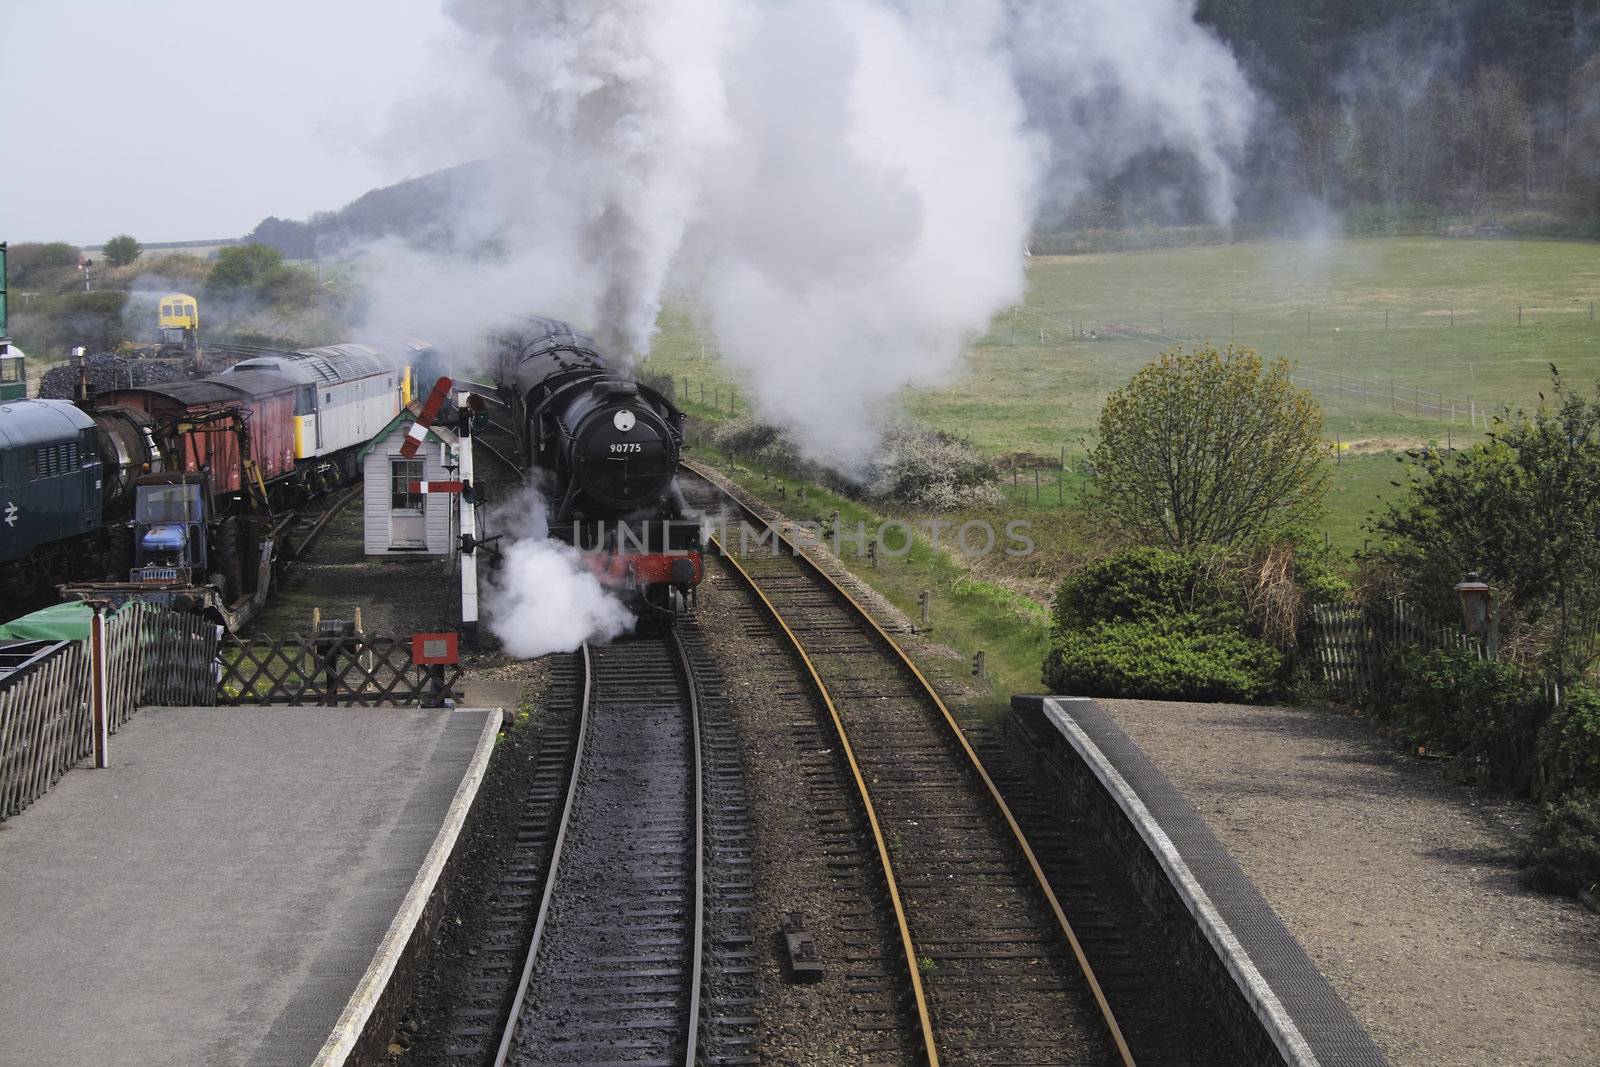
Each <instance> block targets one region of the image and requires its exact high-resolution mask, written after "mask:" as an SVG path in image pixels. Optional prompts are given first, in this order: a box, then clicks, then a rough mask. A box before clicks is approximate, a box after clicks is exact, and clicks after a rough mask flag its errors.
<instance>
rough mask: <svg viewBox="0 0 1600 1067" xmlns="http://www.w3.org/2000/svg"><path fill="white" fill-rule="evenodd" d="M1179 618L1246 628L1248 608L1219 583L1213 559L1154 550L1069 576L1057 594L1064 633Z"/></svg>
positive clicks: (1130, 552) (1122, 555)
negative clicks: (1193, 617) (1110, 624)
mask: <svg viewBox="0 0 1600 1067" xmlns="http://www.w3.org/2000/svg"><path fill="white" fill-rule="evenodd" d="M1173 615H1196V616H1204V617H1205V618H1206V620H1207V621H1208V622H1209V623H1211V624H1212V625H1213V626H1215V625H1223V626H1235V627H1237V626H1242V625H1243V624H1244V605H1243V602H1242V598H1241V597H1240V594H1239V592H1238V591H1237V590H1230V589H1228V588H1226V585H1225V583H1224V582H1223V581H1220V580H1219V575H1218V573H1217V569H1216V568H1215V567H1214V566H1213V565H1212V564H1211V562H1210V559H1209V557H1206V556H1202V555H1200V554H1199V553H1193V552H1175V551H1172V550H1171V549H1165V548H1152V547H1148V546H1145V547H1138V548H1128V549H1124V550H1123V551H1121V552H1118V553H1116V554H1115V555H1113V556H1108V557H1107V558H1105V559H1103V560H1100V561H1099V562H1098V563H1093V564H1090V565H1089V566H1087V567H1085V568H1083V569H1082V570H1080V571H1078V572H1077V573H1076V574H1072V575H1069V576H1068V577H1067V579H1066V580H1065V581H1064V582H1062V583H1061V588H1060V590H1059V591H1058V592H1057V593H1056V605H1055V622H1056V626H1057V627H1058V628H1060V629H1061V630H1063V631H1066V630H1073V629H1079V628H1082V627H1086V626H1090V625H1093V624H1094V623H1096V622H1150V621H1154V620H1158V619H1163V618H1170V617H1172V616H1173Z"/></svg>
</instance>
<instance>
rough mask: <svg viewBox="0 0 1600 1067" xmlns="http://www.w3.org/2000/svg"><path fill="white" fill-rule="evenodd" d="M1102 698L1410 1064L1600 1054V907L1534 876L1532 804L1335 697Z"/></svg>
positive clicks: (1387, 1044) (1376, 1034)
mask: <svg viewBox="0 0 1600 1067" xmlns="http://www.w3.org/2000/svg"><path fill="white" fill-rule="evenodd" d="M1100 703H1101V706H1102V707H1104V708H1105V709H1106V710H1107V711H1108V712H1109V713H1110V714H1111V715H1112V717H1113V718H1115V720H1116V721H1117V724H1118V725H1119V726H1121V727H1122V729H1123V730H1125V731H1126V732H1127V733H1128V734H1129V736H1131V737H1132V738H1133V739H1134V740H1135V741H1136V742H1138V744H1139V745H1140V746H1141V747H1142V748H1143V749H1144V750H1145V752H1146V753H1147V754H1148V755H1149V756H1150V758H1151V760H1152V761H1154V762H1155V764H1156V766H1157V767H1158V768H1160V770H1161V771H1162V772H1163V773H1164V774H1166V775H1167V777H1168V778H1169V779H1170V780H1171V781H1172V782H1173V784H1174V785H1176V786H1177V787H1178V789H1179V790H1180V791H1182V792H1183V794H1184V796H1185V797H1186V798H1187V799H1188V800H1189V802H1190V803H1191V804H1193V805H1194V806H1195V808H1196V809H1198V810H1199V811H1200V813H1201V814H1202V815H1203V816H1204V817H1205V818H1206V820H1207V822H1208V823H1209V824H1210V826H1211V828H1212V830H1213V831H1214V832H1215V833H1216V834H1217V836H1218V837H1219V838H1220V839H1221V840H1222V842H1223V844H1224V845H1226V846H1227V847H1228V849H1229V850H1230V851H1231V852H1232V853H1233V854H1234V856H1235V857H1236V858H1237V859H1238V861H1239V864H1240V865H1241V866H1242V867H1243V868H1244V870H1245V872H1246V873H1247V874H1248V875H1249V876H1250V877H1251V878H1252V879H1253V880H1254V881H1255V883H1256V885H1257V886H1258V887H1259V888H1260V889H1261V891H1262V892H1263V893H1264V894H1265V895H1266V896H1267V898H1268V900H1269V901H1271V903H1272V906H1273V907H1274V909H1276V910H1277V912H1278V913H1279V915H1281V916H1282V917H1283V919H1284V921H1285V922H1286V923H1288V925H1289V927H1290V929H1291V930H1292V931H1293V932H1294V934H1295V936H1296V937H1298V938H1299V939H1300V941H1301V943H1302V944H1304V945H1305V947H1306V950H1307V952H1308V953H1309V954H1310V955H1311V957H1312V959H1313V960H1314V961H1315V962H1316V964H1317V966H1318V967H1319V968H1321V969H1322V971H1323V973H1324V974H1325V975H1327V977H1328V979H1329V981H1330V982H1332V983H1333V986H1334V988H1335V989H1336V990H1337V991H1338V992H1339V994H1340V996H1342V997H1343V998H1344V999H1345V1002H1346V1003H1347V1004H1349V1006H1350V1008H1351V1010H1352V1011H1353V1012H1354V1013H1355V1015H1356V1016H1357V1018H1358V1019H1360V1020H1361V1022H1362V1024H1363V1025H1365V1026H1366V1027H1367V1029H1368V1031H1369V1032H1370V1033H1371V1034H1372V1036H1373V1038H1374V1039H1375V1040H1376V1041H1377V1042H1378V1044H1379V1045H1380V1046H1382V1048H1383V1050H1384V1052H1385V1053H1386V1054H1387V1055H1388V1056H1389V1057H1390V1059H1391V1060H1392V1061H1393V1062H1394V1063H1396V1064H1401V1065H1403V1064H1418V1065H1422V1064H1427V1065H1435V1064H1439V1065H1444V1064H1513V1063H1516V1064H1522V1063H1528V1064H1533V1063H1550V1064H1576V1063H1596V1062H1600V916H1596V915H1593V914H1591V913H1589V912H1588V911H1585V910H1584V909H1583V908H1582V907H1581V906H1580V905H1579V904H1577V903H1576V902H1575V901H1571V900H1567V899H1564V898H1560V897H1553V896H1546V895H1542V894H1536V893H1531V892H1528V891H1526V890H1524V889H1523V888H1522V887H1521V886H1520V885H1519V883H1518V880H1517V872H1516V863H1515V853H1516V838H1517V834H1518V832H1519V830H1520V829H1521V828H1523V827H1524V826H1525V825H1526V823H1527V821H1528V819H1529V817H1530V814H1531V813H1530V809H1529V808H1528V807H1527V806H1526V805H1523V804H1518V803H1515V802H1510V801H1506V800H1503V799H1500V798H1495V797H1492V796H1489V795H1487V794H1484V793H1482V792H1480V791H1477V790H1473V789H1470V788H1467V787H1465V786H1459V785H1456V784H1454V783H1452V782H1451V781H1449V780H1448V779H1447V778H1446V777H1445V768H1444V767H1442V766H1440V765H1438V764H1432V763H1423V762H1421V761H1419V760H1415V759H1411V758H1409V757H1406V756H1403V755H1400V754H1397V753H1395V752H1394V751H1393V750H1392V749H1391V748H1389V747H1388V745H1386V744H1385V743H1384V742H1382V741H1381V740H1379V739H1377V738H1375V737H1374V736H1373V734H1372V732H1371V730H1370V728H1369V727H1368V726H1367V725H1365V724H1363V723H1362V722H1361V721H1359V720H1358V719H1355V718H1353V717H1350V716H1349V715H1346V714H1344V713H1342V712H1338V711H1334V710H1325V709H1316V708H1267V707H1247V706H1240V705H1228V704H1188V703H1175V702H1165V701H1135V700H1107V701H1101V702H1100Z"/></svg>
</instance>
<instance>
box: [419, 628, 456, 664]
mask: <svg viewBox="0 0 1600 1067" xmlns="http://www.w3.org/2000/svg"><path fill="white" fill-rule="evenodd" d="M411 662H412V663H415V664H418V665H419V666H424V667H432V666H437V665H439V664H445V663H460V662H461V646H460V643H459V638H458V636H457V635H456V633H455V632H454V631H450V632H447V633H441V634H412V635H411Z"/></svg>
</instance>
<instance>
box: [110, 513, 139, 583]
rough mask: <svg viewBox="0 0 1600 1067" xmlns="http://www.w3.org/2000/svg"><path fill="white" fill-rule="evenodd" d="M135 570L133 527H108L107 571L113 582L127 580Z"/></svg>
mask: <svg viewBox="0 0 1600 1067" xmlns="http://www.w3.org/2000/svg"><path fill="white" fill-rule="evenodd" d="M132 571H133V527H131V526H110V527H107V528H106V573H107V574H108V575H109V576H110V578H111V580H112V581H113V582H125V581H127V580H128V575H129V574H130V573H131V572H132Z"/></svg>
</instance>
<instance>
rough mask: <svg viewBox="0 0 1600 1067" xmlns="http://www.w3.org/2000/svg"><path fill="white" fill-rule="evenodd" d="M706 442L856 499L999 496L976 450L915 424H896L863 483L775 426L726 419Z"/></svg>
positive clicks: (935, 506) (925, 506)
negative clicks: (822, 463) (818, 460)
mask: <svg viewBox="0 0 1600 1067" xmlns="http://www.w3.org/2000/svg"><path fill="white" fill-rule="evenodd" d="M711 440H712V443H713V444H715V445H716V446H717V447H718V448H720V449H722V450H723V451H724V452H727V453H728V454H729V455H731V456H736V457H739V458H741V459H746V460H749V461H752V462H755V463H759V464H760V465H761V466H763V467H766V468H767V469H768V470H771V471H775V472H777V473H779V474H784V475H787V476H789V477H791V478H804V479H806V480H807V481H813V482H817V483H818V484H820V485H824V486H826V487H828V488H830V489H833V490H834V491H836V492H841V493H844V494H845V495H847V496H850V497H853V498H855V499H858V500H866V501H869V502H877V503H894V504H901V505H905V506H907V507H911V508H917V509H922V510H927V511H950V510H954V509H956V508H969V507H988V506H992V505H995V504H998V503H999V502H1000V501H1001V499H1002V497H1001V495H1000V490H999V489H998V488H996V486H995V485H994V469H993V467H991V466H990V465H989V463H988V462H987V461H986V460H984V458H983V457H982V456H980V455H979V454H978V452H977V450H976V449H974V448H973V447H972V446H971V445H969V444H967V443H966V442H965V441H963V440H961V439H960V438H958V437H955V436H954V435H952V434H947V433H942V432H939V431H936V430H929V429H926V428H924V427H920V426H897V427H895V428H893V429H891V430H890V431H889V432H888V433H886V434H885V435H884V439H883V446H882V448H881V449H880V450H879V457H878V459H877V461H876V463H875V465H874V466H873V468H872V470H871V471H870V473H869V474H868V476H867V477H866V479H865V481H866V484H865V485H859V484H855V483H852V482H849V481H847V480H845V479H844V478H842V477H840V476H839V475H838V474H836V473H834V472H832V471H829V470H826V469H824V468H822V467H819V466H817V465H816V464H814V463H811V462H809V461H807V460H805V459H803V458H801V456H800V453H799V451H798V450H797V449H796V448H795V446H794V443H793V442H792V441H791V440H790V439H789V438H788V436H787V435H785V434H784V433H783V432H782V431H781V430H779V429H778V428H777V427H775V426H770V425H768V424H766V423H764V422H760V421H758V420H756V419H752V418H738V419H728V420H725V421H723V422H720V423H718V424H717V426H716V428H715V429H714V430H712V433H711Z"/></svg>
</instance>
